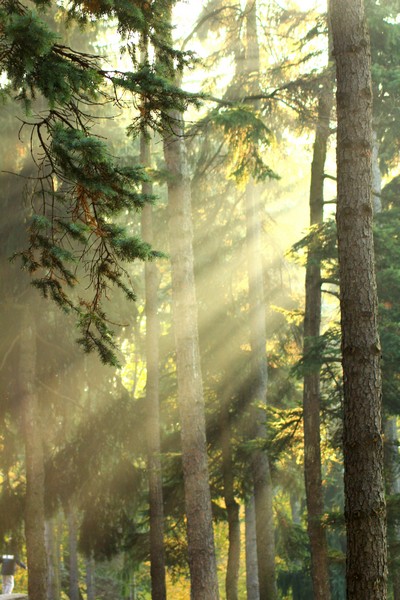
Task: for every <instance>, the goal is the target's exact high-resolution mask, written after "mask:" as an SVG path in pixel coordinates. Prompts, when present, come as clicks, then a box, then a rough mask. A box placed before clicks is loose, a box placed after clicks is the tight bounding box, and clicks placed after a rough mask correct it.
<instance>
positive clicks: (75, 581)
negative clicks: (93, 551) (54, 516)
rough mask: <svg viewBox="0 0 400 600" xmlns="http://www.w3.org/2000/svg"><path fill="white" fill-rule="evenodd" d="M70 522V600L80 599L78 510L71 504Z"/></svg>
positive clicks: (68, 514) (69, 510)
mask: <svg viewBox="0 0 400 600" xmlns="http://www.w3.org/2000/svg"><path fill="white" fill-rule="evenodd" d="M67 522H68V570H69V600H80V599H79V568H78V533H77V522H76V509H75V507H74V506H73V505H72V504H71V505H70V506H69V507H68V513H67Z"/></svg>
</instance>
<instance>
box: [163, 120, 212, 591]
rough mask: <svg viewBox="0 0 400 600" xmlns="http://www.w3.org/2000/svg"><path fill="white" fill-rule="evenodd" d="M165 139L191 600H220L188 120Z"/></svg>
mask: <svg viewBox="0 0 400 600" xmlns="http://www.w3.org/2000/svg"><path fill="white" fill-rule="evenodd" d="M170 116H171V121H170V123H171V125H170V127H171V134H170V135H167V134H166V135H165V138H164V155H165V160H166V165H167V169H168V172H169V174H170V176H169V181H168V211H169V240H170V256H171V266H172V303H173V322H174V333H175V345H176V360H177V377H178V403H179V411H180V419H181V439H182V462H183V474H184V486H185V505H186V516H187V530H188V555H189V568H190V574H191V600H205V599H206V598H207V600H217V599H218V597H219V593H218V580H217V569H216V559H215V549H214V534H213V526H212V511H211V495H210V487H209V477H208V457H207V443H206V433H205V432H206V426H205V414H204V398H203V384H202V375H201V368H200V356H199V338H198V328H197V305H196V292H195V281H194V268H193V247H192V240H193V233H192V215H191V196H190V180H189V173H188V165H187V156H186V147H185V143H184V137H183V134H184V125H183V118H182V115H181V114H180V113H179V112H177V111H174V112H173V113H172V114H171V115H170Z"/></svg>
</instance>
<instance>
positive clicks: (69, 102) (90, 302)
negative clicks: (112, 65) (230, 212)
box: [0, 0, 198, 365]
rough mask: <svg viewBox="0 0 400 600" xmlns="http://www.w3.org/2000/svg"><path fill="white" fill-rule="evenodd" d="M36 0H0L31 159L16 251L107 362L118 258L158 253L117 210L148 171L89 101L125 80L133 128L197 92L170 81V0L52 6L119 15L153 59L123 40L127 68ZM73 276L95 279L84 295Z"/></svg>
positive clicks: (133, 197)
mask: <svg viewBox="0 0 400 600" xmlns="http://www.w3.org/2000/svg"><path fill="white" fill-rule="evenodd" d="M35 4H36V8H37V11H38V12H35V11H32V10H30V9H29V8H28V7H27V6H24V5H23V4H21V3H19V2H18V1H17V0H10V1H7V2H6V1H5V0H3V2H2V3H1V6H0V27H1V30H2V37H1V46H0V70H1V71H3V72H4V73H5V74H6V75H7V77H8V79H9V82H10V83H9V85H8V87H7V90H6V91H4V90H3V92H4V93H9V94H11V93H14V94H15V95H16V98H17V99H18V100H19V101H21V102H22V103H23V104H24V106H25V108H26V109H27V110H28V111H29V113H30V114H31V119H30V120H25V121H24V123H23V126H22V130H24V129H25V128H29V129H30V132H31V133H30V140H31V153H32V157H33V159H34V161H35V164H36V166H37V168H38V178H37V186H36V189H35V191H34V195H33V198H32V204H33V205H34V210H33V213H34V214H33V217H32V219H31V225H30V237H29V246H28V248H26V249H25V250H23V251H21V252H20V254H19V255H20V257H21V260H22V266H23V267H24V268H25V269H26V270H27V271H28V273H30V274H31V275H32V276H33V277H34V280H33V284H34V286H35V287H36V288H38V289H39V290H40V292H41V293H42V295H43V296H44V297H45V298H51V299H52V300H54V301H55V302H56V303H57V305H59V306H60V307H61V308H62V309H63V310H65V311H67V312H71V311H72V312H74V313H75V314H76V315H77V320H78V326H79V328H80V333H81V337H80V339H79V341H80V343H81V344H82V346H83V348H84V350H85V351H87V352H90V351H92V350H93V349H96V350H97V351H98V352H99V354H100V357H101V359H102V361H104V362H110V363H111V364H114V365H116V364H118V360H117V358H116V354H115V344H114V342H113V332H112V330H111V329H110V328H109V326H108V323H107V321H108V317H107V311H106V310H105V309H104V300H105V299H106V298H107V296H108V294H109V292H110V290H111V288H112V287H117V288H119V289H120V290H121V291H122V292H123V293H124V294H125V296H126V297H127V298H129V299H130V300H133V299H135V293H134V291H133V290H132V289H131V285H130V282H129V277H128V273H127V271H126V269H125V268H124V267H123V266H122V263H130V262H132V261H134V260H137V259H138V260H153V259H156V258H159V257H160V256H162V254H161V253H159V252H156V251H154V250H153V249H152V248H151V247H150V246H149V245H148V244H146V243H144V242H143V241H142V240H140V238H139V237H138V236H136V235H131V234H129V233H128V231H127V230H126V229H125V228H123V227H120V226H118V225H117V224H116V220H117V219H119V218H120V217H121V216H123V214H127V213H131V212H132V211H136V210H139V209H141V208H142V207H143V205H144V204H145V203H147V202H153V200H154V197H152V196H149V195H146V194H142V193H141V191H140V186H141V184H143V183H144V182H146V181H147V180H148V176H147V174H146V173H145V171H144V170H143V169H141V168H140V167H138V166H133V167H132V166H131V167H123V166H121V165H119V164H118V163H117V161H116V160H115V159H114V158H113V157H112V156H111V155H110V152H109V150H108V148H107V145H106V143H105V142H104V141H103V140H102V139H100V138H99V137H97V136H96V135H95V134H94V133H93V131H92V128H93V125H94V120H95V118H96V113H97V111H98V108H97V106H98V105H99V104H102V103H104V102H114V103H115V104H117V105H120V106H127V101H125V100H124V101H122V100H121V99H120V95H119V92H118V90H121V89H122V90H123V91H125V92H127V91H128V92H130V95H131V97H132V98H133V102H134V103H135V105H136V106H138V107H139V106H140V110H139V111H138V116H137V117H135V118H134V121H133V123H132V125H131V126H130V128H129V132H130V133H132V134H134V135H137V134H138V133H139V132H143V131H147V130H148V128H149V127H153V128H154V129H162V128H163V127H166V126H167V127H168V126H169V125H168V123H169V121H168V118H169V115H170V113H171V111H172V110H173V109H177V110H179V111H183V110H184V109H185V108H186V106H187V104H188V102H189V100H190V101H191V102H195V103H197V102H198V99H197V98H195V97H194V96H192V97H190V98H189V96H190V95H188V94H186V93H184V92H183V91H182V90H180V89H179V88H178V87H177V86H174V85H172V84H171V83H170V82H169V81H168V78H166V77H165V76H164V75H163V72H162V69H161V67H160V65H161V57H162V56H167V55H168V57H169V61H170V62H171V64H173V65H174V67H175V68H178V69H182V68H183V66H184V65H185V64H187V61H188V60H191V57H190V55H189V54H187V53H180V52H178V51H176V50H174V49H173V48H171V47H170V44H169V40H170V25H169V23H168V15H169V10H170V8H171V6H172V3H171V2H167V1H165V0H164V1H158V2H157V1H156V2H153V3H152V5H151V10H150V4H148V3H143V2H126V1H125V0H115V2H114V1H113V0H104V1H103V0H94V1H88V2H75V3H72V4H71V6H70V7H69V9H68V11H64V12H63V11H61V12H60V15H59V16H64V17H65V16H67V17H68V18H69V19H70V20H71V19H78V21H79V22H81V23H84V22H86V21H90V20H92V19H100V18H105V19H109V18H114V19H117V23H118V28H119V31H120V33H121V34H122V35H123V36H125V37H126V39H127V40H128V38H130V37H132V35H136V34H138V33H140V34H141V35H142V36H144V39H146V40H147V42H148V43H151V44H152V45H153V47H154V48H155V49H157V50H158V55H157V61H156V62H157V65H156V63H154V64H153V65H151V64H150V63H146V64H145V65H142V66H141V67H138V65H137V59H136V56H135V52H134V50H133V46H132V45H131V43H130V42H127V44H128V49H129V50H130V51H131V56H132V64H133V66H134V68H137V70H136V71H134V72H126V73H121V72H115V71H109V70H104V69H103V68H102V59H101V57H99V56H95V55H92V54H87V53H83V52H80V51H79V52H78V51H76V50H74V49H73V48H70V47H69V46H66V45H63V44H62V43H61V41H62V40H61V39H60V37H59V34H58V33H56V32H55V31H53V30H52V27H51V25H50V24H51V19H50V14H49V13H50V11H48V8H49V7H50V8H51V3H50V2H42V1H38V2H36V3H35ZM53 29H54V30H55V29H57V30H59V28H58V26H54V27H53ZM107 86H108V88H107ZM36 106H39V107H40V112H38V114H35V108H36ZM80 283H83V284H84V286H85V288H86V290H87V289H91V290H92V297H91V298H90V297H89V296H90V294H89V293H88V292H87V291H85V292H84V293H83V294H82V293H81V292H79V291H78V289H79V286H80Z"/></svg>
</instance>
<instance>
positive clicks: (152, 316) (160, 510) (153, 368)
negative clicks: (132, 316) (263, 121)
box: [140, 134, 167, 600]
mask: <svg viewBox="0 0 400 600" xmlns="http://www.w3.org/2000/svg"><path fill="white" fill-rule="evenodd" d="M140 161H141V164H142V165H144V166H147V167H148V166H150V145H149V141H148V140H147V139H146V137H145V136H144V135H143V134H142V137H141V140H140ZM142 191H143V193H144V194H152V185H151V183H148V182H146V183H144V184H143V186H142ZM142 236H143V239H144V240H145V241H146V242H148V243H149V244H152V243H153V223H152V207H151V205H146V206H145V207H144V208H143V211H142ZM145 286H146V291H145V294H146V308H145V311H146V365H147V378H146V406H147V423H146V427H147V471H148V481H149V505H150V573H151V597H152V599H153V600H165V599H166V597H167V589H166V581H165V552H164V507H163V490H162V476H161V444H160V406H159V377H158V373H159V318H158V301H157V297H158V271H157V267H156V265H155V263H151V262H146V263H145Z"/></svg>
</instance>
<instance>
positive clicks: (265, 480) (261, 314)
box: [243, 0, 277, 600]
mask: <svg viewBox="0 0 400 600" xmlns="http://www.w3.org/2000/svg"><path fill="white" fill-rule="evenodd" d="M243 67H244V70H245V73H246V75H247V77H246V79H247V85H248V86H249V90H250V91H252V92H254V93H256V92H257V91H258V88H259V74H260V56H259V47H258V35H257V2H256V0H247V3H246V60H245V63H244V65H243ZM258 199H259V193H257V189H256V186H255V184H254V183H253V182H252V181H250V183H248V185H247V187H246V193H245V212H246V251H247V272H248V301H249V328H250V346H251V360H250V378H249V381H250V385H249V391H250V398H249V400H250V404H251V418H252V421H253V424H252V435H253V437H254V439H255V440H257V441H258V446H259V447H258V448H257V449H256V450H255V451H254V453H253V456H252V473H253V484H254V502H255V515H256V535H257V561H258V579H259V591H260V599H261V600H264V599H265V600H267V599H268V600H274V599H275V598H277V588H276V581H275V540H274V519H273V507H272V499H273V490H272V481H271V473H270V466H269V459H268V455H267V452H266V450H265V448H262V443H263V440H265V439H266V434H267V431H266V412H265V409H264V407H265V406H266V396H267V381H268V377H267V356H266V343H267V340H266V321H265V297H264V269H263V261H262V250H261V231H262V217H261V215H262V211H261V207H260V204H259V201H258Z"/></svg>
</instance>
